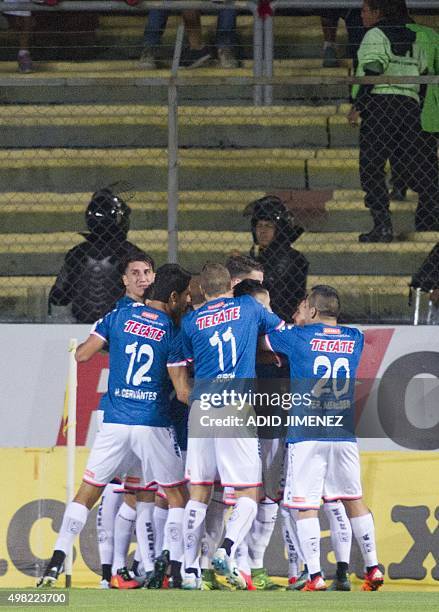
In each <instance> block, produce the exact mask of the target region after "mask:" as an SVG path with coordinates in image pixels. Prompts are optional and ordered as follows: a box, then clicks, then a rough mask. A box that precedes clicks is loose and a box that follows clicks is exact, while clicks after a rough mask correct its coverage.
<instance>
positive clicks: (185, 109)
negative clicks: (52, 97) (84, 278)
mask: <svg viewBox="0 0 439 612" xmlns="http://www.w3.org/2000/svg"><path fill="white" fill-rule="evenodd" d="M336 112H337V107H336V106H335V105H325V106H309V105H308V106H304V105H295V106H272V107H270V112H269V113H267V110H266V108H264V107H236V106H181V107H180V108H179V110H178V124H179V144H180V146H181V147H240V148H242V147H270V148H271V147H272V146H273V145H274V144H275V146H276V147H292V146H293V147H327V146H328V144H329V142H328V130H327V126H328V118H329V117H330V116H331V115H335V113H336ZM0 129H1V130H2V141H1V146H2V147H3V148H7V147H10V148H23V147H62V146H65V144H66V143H68V144H69V146H71V147H83V146H92V147H100V146H103V147H107V146H130V147H135V146H143V147H166V146H167V142H168V108H167V107H165V106H154V105H152V106H150V105H145V104H130V105H123V106H121V105H110V104H108V105H98V104H95V105H87V104H83V105H79V104H77V105H71V104H60V105H5V106H0Z"/></svg>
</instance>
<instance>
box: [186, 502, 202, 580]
mask: <svg viewBox="0 0 439 612" xmlns="http://www.w3.org/2000/svg"><path fill="white" fill-rule="evenodd" d="M206 512H207V504H203V503H202V502H199V501H196V500H194V499H190V500H189V501H188V503H187V504H186V508H185V510H184V521H183V538H184V565H185V567H186V569H188V568H191V567H192V568H194V567H195V568H198V567H199V556H200V549H201V539H202V537H203V535H204V530H205V521H206Z"/></svg>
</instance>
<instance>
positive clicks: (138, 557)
mask: <svg viewBox="0 0 439 612" xmlns="http://www.w3.org/2000/svg"><path fill="white" fill-rule="evenodd" d="M133 559H134V561H137V563H138V564H139V565H138V566H137V571H138V573H139V574H140V575H142V574H144V573H145V568H144V567H143V561H142V555H141V554H140V548H139V546H137V547H136V550H135V551H134V557H133Z"/></svg>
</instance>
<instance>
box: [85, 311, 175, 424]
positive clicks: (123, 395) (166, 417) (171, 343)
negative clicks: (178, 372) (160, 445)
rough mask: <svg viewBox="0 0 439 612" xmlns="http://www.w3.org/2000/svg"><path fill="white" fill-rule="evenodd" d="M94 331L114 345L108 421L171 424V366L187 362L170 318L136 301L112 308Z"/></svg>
mask: <svg viewBox="0 0 439 612" xmlns="http://www.w3.org/2000/svg"><path fill="white" fill-rule="evenodd" d="M92 333H93V334H95V335H97V336H99V337H100V338H102V339H103V340H105V341H106V342H108V344H109V349H110V375H109V379H108V400H109V403H108V406H107V407H106V409H105V414H104V423H121V424H124V425H149V426H153V427H170V426H171V425H172V419H171V416H170V401H169V377H168V371H167V366H176V365H185V361H184V359H183V356H182V350H181V340H180V333H179V331H178V329H177V328H176V327H175V325H174V324H173V322H172V320H171V318H170V317H169V316H168V315H167V314H166V313H164V312H162V311H160V310H155V309H154V308H151V307H150V306H145V305H144V304H138V303H135V304H133V305H131V306H127V307H125V308H120V309H115V310H113V311H112V312H110V313H109V314H107V315H106V316H105V317H104V318H103V319H101V320H100V321H98V323H97V324H96V326H95V328H94V330H93V331H92Z"/></svg>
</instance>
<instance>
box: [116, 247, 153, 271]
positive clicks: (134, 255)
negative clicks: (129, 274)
mask: <svg viewBox="0 0 439 612" xmlns="http://www.w3.org/2000/svg"><path fill="white" fill-rule="evenodd" d="M134 261H143V262H144V263H147V264H148V265H150V266H151V269H152V271H153V272H154V270H155V262H154V259H153V258H152V257H151V255H148V254H147V253H145V252H144V251H137V252H136V251H134V252H131V253H130V254H129V255H126V256H125V257H123V258H122V260H121V262H120V266H119V269H120V273H121V274H126V271H127V270H128V266H129V265H130V263H133V262H134Z"/></svg>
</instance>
